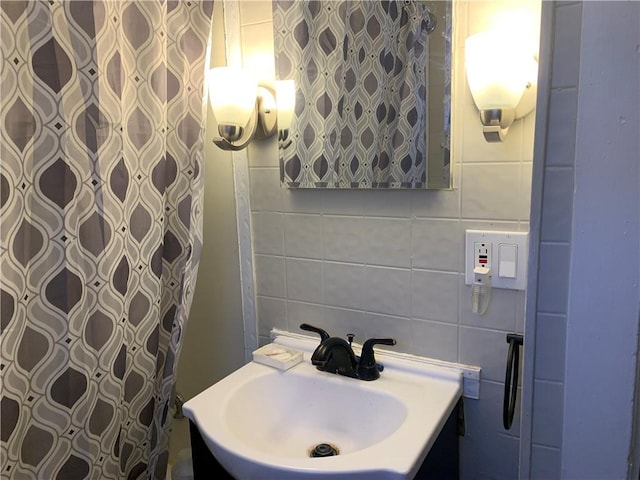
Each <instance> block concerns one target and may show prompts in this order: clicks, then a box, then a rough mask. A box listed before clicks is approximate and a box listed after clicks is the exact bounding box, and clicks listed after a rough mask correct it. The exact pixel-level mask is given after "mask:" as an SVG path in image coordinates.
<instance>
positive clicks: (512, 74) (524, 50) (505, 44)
mask: <svg viewBox="0 0 640 480" xmlns="http://www.w3.org/2000/svg"><path fill="white" fill-rule="evenodd" d="M465 69H466V73H467V82H468V83H469V89H470V90H471V95H472V96H473V101H474V103H475V104H476V107H478V110H480V119H481V121H482V123H483V126H484V129H483V133H484V136H485V139H486V140H487V141H489V142H496V141H502V139H503V138H504V136H505V135H506V134H507V131H508V128H509V126H510V125H511V124H512V123H513V121H514V120H515V119H516V118H520V117H523V116H525V115H526V114H528V113H529V112H530V111H532V110H533V109H534V108H535V93H536V92H535V91H536V88H535V87H536V85H537V74H538V63H537V61H536V59H535V53H534V52H532V51H531V47H530V44H529V43H528V42H527V41H526V39H519V38H518V37H517V36H514V35H510V34H507V33H506V32H502V31H497V30H489V31H485V32H480V33H477V34H475V35H473V36H471V37H469V38H467V40H466V42H465ZM523 97H527V98H526V99H525V101H524V102H523ZM525 104H526V106H525Z"/></svg>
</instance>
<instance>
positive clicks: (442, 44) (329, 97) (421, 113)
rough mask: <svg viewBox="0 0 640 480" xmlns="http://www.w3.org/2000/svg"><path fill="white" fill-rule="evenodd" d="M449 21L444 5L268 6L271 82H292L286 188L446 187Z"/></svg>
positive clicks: (415, 1) (279, 2) (282, 137)
mask: <svg viewBox="0 0 640 480" xmlns="http://www.w3.org/2000/svg"><path fill="white" fill-rule="evenodd" d="M451 12H452V8H451V1H450V0H440V1H420V0H406V1H391V2H370V1H366V0H361V1H308V0H304V1H299V2H291V1H287V0H274V1H273V25H274V27H273V28H274V47H275V63H276V75H277V78H278V79H279V80H294V82H295V108H294V109H293V115H292V117H291V120H290V125H289V128H288V130H286V131H282V130H281V131H280V133H279V152H280V177H281V181H282V183H283V185H284V186H286V187H289V188H339V189H345V188H348V189H447V188H450V185H451V169H450V167H451V162H450V111H451V28H452V27H451V25H452V18H451V15H452V13H451ZM287 124H289V121H287Z"/></svg>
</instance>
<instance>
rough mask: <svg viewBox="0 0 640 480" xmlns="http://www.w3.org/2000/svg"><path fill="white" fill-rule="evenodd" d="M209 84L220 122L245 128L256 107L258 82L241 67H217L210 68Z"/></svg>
mask: <svg viewBox="0 0 640 480" xmlns="http://www.w3.org/2000/svg"><path fill="white" fill-rule="evenodd" d="M207 86H208V90H209V102H210V104H211V108H212V109H213V114H214V115H215V117H216V120H217V121H218V124H220V125H230V126H234V127H243V128H244V127H245V126H246V125H247V123H249V119H250V118H251V115H252V114H253V113H254V111H255V109H256V96H257V93H258V84H257V82H256V81H255V80H254V79H253V78H252V77H251V76H250V75H249V74H248V73H247V72H245V71H243V70H241V69H239V68H230V67H217V68H212V69H211V70H209V73H208V74H207Z"/></svg>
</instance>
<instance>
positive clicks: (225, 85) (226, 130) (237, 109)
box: [207, 67, 295, 151]
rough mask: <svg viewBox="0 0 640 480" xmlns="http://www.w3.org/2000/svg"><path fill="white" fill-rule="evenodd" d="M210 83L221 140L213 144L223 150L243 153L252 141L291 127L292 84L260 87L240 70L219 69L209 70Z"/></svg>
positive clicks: (212, 106) (290, 82) (262, 85)
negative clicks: (241, 151)
mask: <svg viewBox="0 0 640 480" xmlns="http://www.w3.org/2000/svg"><path fill="white" fill-rule="evenodd" d="M207 84H208V85H207V87H208V91H209V103H210V104H211V108H212V110H213V115H214V116H215V117H216V121H217V122H218V134H219V135H220V137H221V138H219V139H214V143H215V144H216V145H217V146H218V147H220V148H222V149H223V150H236V151H237V150H242V149H243V148H246V147H247V146H248V145H249V143H251V142H252V141H253V140H260V139H264V138H268V137H270V136H272V135H273V134H275V132H276V130H277V129H280V130H286V129H288V128H289V126H290V124H291V119H292V117H293V104H294V103H295V86H294V84H293V81H283V82H276V86H275V89H273V88H272V87H271V86H269V85H267V84H258V82H257V81H256V80H255V79H253V78H252V76H251V74H250V73H249V72H247V71H245V70H242V69H240V68H232V67H216V68H212V69H211V70H209V73H208V74H207ZM292 98H293V101H292V100H291V99H292ZM276 100H278V102H276Z"/></svg>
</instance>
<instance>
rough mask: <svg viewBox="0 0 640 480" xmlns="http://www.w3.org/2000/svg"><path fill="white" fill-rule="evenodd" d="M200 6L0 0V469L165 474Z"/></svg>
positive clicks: (179, 330) (204, 18)
mask: <svg viewBox="0 0 640 480" xmlns="http://www.w3.org/2000/svg"><path fill="white" fill-rule="evenodd" d="M211 14H212V1H193V0H192V1H190V2H187V1H164V0H150V1H98V0H95V1H67V0H50V1H35V2H33V1H6V0H3V1H2V2H1V3H0V15H1V25H0V27H1V40H2V76H1V82H2V84H1V87H0V88H1V92H0V93H1V97H2V103H1V107H2V109H1V112H0V113H1V117H0V122H1V130H2V149H1V155H2V163H1V170H0V173H1V176H0V182H1V185H0V192H1V205H0V208H1V219H2V225H1V247H0V248H1V268H2V270H1V272H2V277H1V282H2V283H1V301H2V304H1V327H2V355H1V363H0V372H1V380H2V397H1V401H0V403H1V404H0V408H1V422H2V423H1V429H0V430H1V432H0V433H1V438H0V440H1V443H0V446H1V449H0V453H1V461H2V463H1V468H2V470H1V471H0V476H1V477H2V478H15V479H18V478H20V479H22V478H25V479H28V478H33V479H47V480H49V479H61V480H71V479H84V478H91V479H121V478H131V479H137V478H140V479H142V478H145V479H146V478H158V479H160V478H162V479H164V476H165V471H166V466H167V458H168V453H167V445H168V434H169V429H170V422H171V418H172V415H171V401H172V395H173V394H172V389H173V386H174V373H175V370H176V361H177V358H178V356H179V353H180V346H181V341H182V336H183V331H184V327H185V322H186V320H187V316H188V313H189V308H190V305H191V299H192V295H193V290H194V285H195V281H196V272H197V265H198V259H199V255H200V250H201V238H202V237H201V230H202V228H201V210H202V205H201V198H202V171H201V169H202V124H203V123H202V118H203V105H204V103H203V79H204V69H205V59H206V58H208V56H207V54H208V51H207V41H208V34H209V30H210V21H211Z"/></svg>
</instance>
